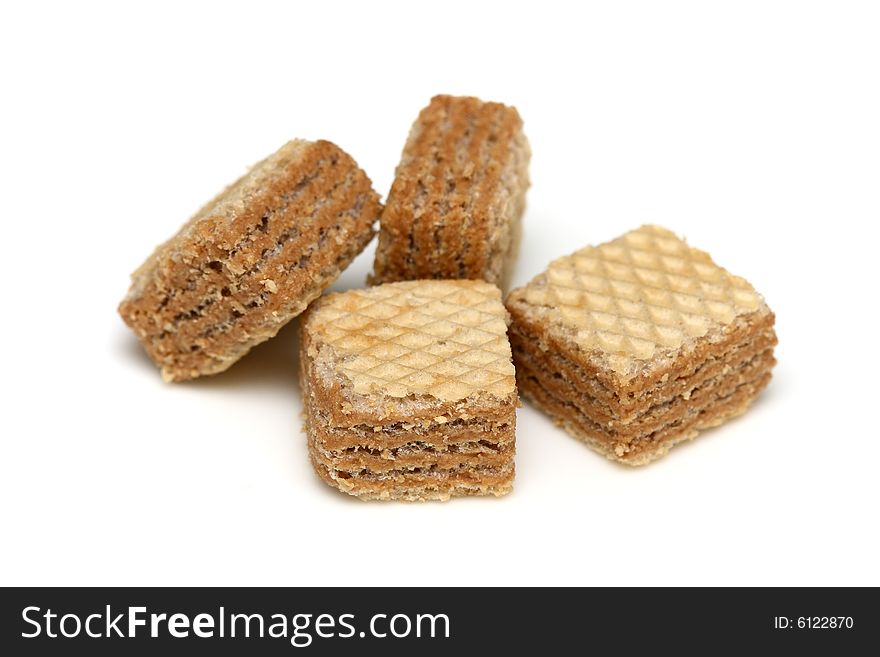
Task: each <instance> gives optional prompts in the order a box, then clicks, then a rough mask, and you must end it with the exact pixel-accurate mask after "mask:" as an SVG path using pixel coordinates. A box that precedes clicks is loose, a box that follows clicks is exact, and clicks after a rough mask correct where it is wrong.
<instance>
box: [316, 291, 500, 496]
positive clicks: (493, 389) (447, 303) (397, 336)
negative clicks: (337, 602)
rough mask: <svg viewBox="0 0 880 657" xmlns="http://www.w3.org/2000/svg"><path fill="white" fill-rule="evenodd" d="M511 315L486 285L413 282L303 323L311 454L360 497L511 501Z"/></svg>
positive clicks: (345, 300)
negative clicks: (469, 497) (470, 497)
mask: <svg viewBox="0 0 880 657" xmlns="http://www.w3.org/2000/svg"><path fill="white" fill-rule="evenodd" d="M506 319H507V313H506V311H505V310H504V306H503V304H502V302H501V293H500V290H498V288H497V287H495V286H494V285H490V284H488V283H485V282H482V281H463V280H462V281H409V282H400V283H389V284H385V285H380V286H378V287H374V288H370V289H367V290H352V291H349V292H344V293H340V294H331V295H327V296H325V297H323V298H321V299H320V300H319V301H318V302H316V303H315V304H314V305H313V306H312V307H311V308H310V309H309V311H308V312H307V313H306V316H305V319H304V321H303V325H302V338H301V340H302V342H301V350H302V354H301V365H302V377H301V380H302V390H303V397H304V407H305V415H306V429H307V433H308V442H309V453H310V455H311V459H312V463H313V465H314V467H315V470H316V471H317V473H318V474H319V475H320V476H321V478H323V479H324V481H326V482H327V483H328V484H330V485H331V486H335V487H337V488H339V489H340V490H342V491H344V492H346V493H349V494H351V495H355V496H357V497H360V498H362V499H399V500H430V499H439V500H445V499H448V498H449V497H451V496H459V495H486V494H491V495H502V494H504V493H507V492H508V491H509V490H510V488H511V484H512V481H513V476H514V462H513V458H514V451H515V445H514V435H515V424H516V416H515V409H516V405H517V393H516V384H515V376H514V370H513V364H512V363H511V354H510V346H509V343H508V341H507V335H506V329H507V325H506Z"/></svg>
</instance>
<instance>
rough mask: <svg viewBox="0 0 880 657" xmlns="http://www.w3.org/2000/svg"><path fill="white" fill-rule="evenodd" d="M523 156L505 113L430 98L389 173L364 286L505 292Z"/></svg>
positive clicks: (495, 106)
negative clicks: (466, 284)
mask: <svg viewBox="0 0 880 657" xmlns="http://www.w3.org/2000/svg"><path fill="white" fill-rule="evenodd" d="M530 156H531V151H530V150H529V144H528V141H526V137H525V135H524V134H523V131H522V120H521V119H520V117H519V114H518V113H517V111H516V109H514V108H513V107H508V106H506V105H502V104H500V103H484V102H482V101H481V100H479V99H477V98H467V97H454V96H436V97H434V98H433V99H432V100H431V103H430V104H429V105H428V106H427V107H426V108H425V109H423V110H422V112H421V113H420V114H419V117H418V119H417V120H416V122H415V124H414V125H413V127H412V130H411V131H410V134H409V139H408V140H407V142H406V146H405V147H404V149H403V155H402V156H401V160H400V164H399V165H398V166H397V171H396V174H395V179H394V183H393V184H392V186H391V191H390V192H389V194H388V202H387V204H386V207H385V210H384V211H383V213H382V218H381V221H380V230H379V246H378V248H377V249H376V260H375V264H374V266H373V274H372V276H371V277H370V279H369V282H370V283H372V284H377V283H389V282H392V281H403V280H413V279H423V278H471V279H482V280H486V281H489V282H490V283H495V284H497V285H499V286H501V287H502V288H506V286H507V284H508V280H509V276H510V272H511V268H512V265H513V261H514V259H515V258H516V254H517V250H518V248H519V237H520V231H521V225H520V224H521V221H522V219H521V217H522V214H523V210H524V208H525V198H526V189H527V188H528V186H529V176H528V166H529V158H530Z"/></svg>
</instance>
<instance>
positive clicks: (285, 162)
mask: <svg viewBox="0 0 880 657" xmlns="http://www.w3.org/2000/svg"><path fill="white" fill-rule="evenodd" d="M380 212H381V206H380V204H379V198H378V195H377V194H376V193H375V192H374V191H373V190H372V188H371V187H370V180H369V178H367V176H366V175H365V174H364V172H363V171H361V170H360V169H359V168H358V166H357V164H356V163H355V162H354V160H353V159H352V158H351V157H350V156H349V155H347V154H346V153H344V152H343V151H342V150H341V149H339V148H338V147H337V146H335V145H334V144H331V143H330V142H327V141H317V142H308V141H302V140H297V141H291V142H289V143H287V144H285V145H284V146H283V147H282V148H281V149H280V150H278V151H277V152H276V153H274V154H273V155H271V156H269V157H268V158H266V159H265V160H263V161H262V162H260V163H259V164H257V165H256V166H254V167H253V168H252V169H251V170H250V171H249V172H248V173H247V174H245V175H244V176H243V177H242V178H240V179H239V180H238V181H237V182H235V183H233V184H232V185H231V186H230V187H228V188H227V189H226V190H225V191H223V192H222V193H221V194H220V195H218V196H217V197H216V198H215V199H213V200H212V201H211V202H210V203H208V204H207V205H205V207H203V208H202V209H201V210H200V211H199V212H198V213H197V214H196V215H195V216H194V217H192V219H190V220H189V222H188V223H186V224H185V225H184V226H183V227H182V228H181V229H180V231H179V232H178V233H177V234H176V235H175V236H174V237H172V238H171V239H170V240H168V241H167V242H165V243H164V244H162V245H161V246H160V247H158V248H157V249H156V250H155V252H154V253H153V254H152V255H151V256H150V257H149V258H148V259H147V260H146V262H144V264H143V265H141V267H140V268H139V269H138V270H137V271H135V272H134V274H132V284H131V289H130V290H129V292H128V294H127V296H126V297H125V299H124V300H123V301H122V303H121V304H120V306H119V313H120V315H122V318H123V320H125V322H126V324H128V325H129V326H130V327H131V329H132V330H133V331H134V332H135V334H136V335H137V337H138V338H139V339H140V341H141V343H142V344H143V346H144V348H145V349H146V351H147V354H149V356H150V358H151V359H152V360H153V361H154V362H155V363H156V365H157V366H159V368H160V369H161V372H162V377H163V378H164V379H165V380H168V381H182V380H186V379H192V378H195V377H198V376H202V375H205V374H215V373H217V372H222V371H223V370H225V369H226V368H228V367H229V366H230V365H232V364H233V363H234V362H235V361H237V360H238V359H239V358H241V357H242V356H243V355H244V354H246V353H247V352H248V351H249V350H250V349H251V347H253V346H254V345H256V344H259V343H260V342H263V341H264V340H267V339H269V338H271V337H272V336H274V335H275V334H276V333H277V332H278V330H279V329H280V328H281V327H282V326H283V325H284V324H286V323H287V322H288V321H289V320H291V319H292V318H293V317H295V316H297V315H298V314H300V313H301V312H302V311H303V310H305V308H306V306H307V305H308V304H309V302H310V301H312V299H314V298H316V297H317V296H318V295H319V294H321V291H322V290H323V289H324V288H325V287H327V286H328V285H330V284H331V283H332V282H333V281H334V280H335V279H336V278H337V276H339V274H340V272H341V271H342V270H343V269H345V267H346V266H348V264H349V263H350V262H351V261H352V260H353V259H354V257H355V256H356V255H357V254H358V253H360V252H361V250H362V249H363V248H364V247H365V246H366V244H367V243H368V242H369V241H370V239H372V237H373V234H374V224H375V221H376V219H377V218H378V216H379V213H380Z"/></svg>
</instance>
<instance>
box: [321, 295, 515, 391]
mask: <svg viewBox="0 0 880 657" xmlns="http://www.w3.org/2000/svg"><path fill="white" fill-rule="evenodd" d="M309 330H310V331H311V332H312V334H316V335H320V336H321V342H322V343H323V344H324V345H327V346H329V347H330V348H332V349H333V351H334V352H335V355H336V357H337V359H338V364H337V371H338V372H339V373H340V374H343V375H344V376H345V377H347V378H348V379H349V380H350V382H351V384H352V386H353V389H354V392H355V393H357V394H370V393H374V392H379V393H382V394H384V395H387V396H389V397H406V396H407V395H431V396H433V397H435V398H437V399H439V400H441V401H447V402H448V401H458V400H462V399H465V398H467V397H469V396H470V395H472V394H475V393H487V394H490V395H494V396H496V397H498V398H505V397H507V396H509V395H510V394H511V393H512V392H513V391H514V390H515V387H516V383H515V376H514V368H513V364H512V362H511V353H510V345H509V343H508V341H507V333H506V331H507V313H506V311H505V310H504V306H503V305H502V303H501V293H500V291H499V290H498V288H497V287H495V286H494V285H491V284H489V283H484V282H482V281H433V280H432V281H407V282H400V283H391V284H386V285H383V286H380V287H375V288H370V289H366V290H352V291H349V292H344V293H341V294H335V295H329V296H327V297H325V298H324V299H323V300H322V301H321V303H320V305H319V308H318V309H317V310H316V312H314V314H313V315H312V317H310V320H309Z"/></svg>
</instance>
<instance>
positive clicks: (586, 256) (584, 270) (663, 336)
mask: <svg viewBox="0 0 880 657" xmlns="http://www.w3.org/2000/svg"><path fill="white" fill-rule="evenodd" d="M511 296H512V298H514V299H517V298H519V299H522V300H524V301H525V302H526V303H527V304H529V305H531V306H534V307H543V308H545V309H547V310H548V311H549V312H550V313H551V314H552V315H553V321H556V322H558V323H559V324H560V325H562V326H565V327H566V328H568V329H569V330H571V331H572V333H573V340H574V342H575V343H576V344H577V345H578V346H579V347H580V348H582V349H584V350H585V351H590V350H600V351H602V352H604V353H606V354H608V365H609V367H610V368H611V369H612V370H614V371H616V372H627V371H629V370H631V369H632V367H633V365H634V364H635V361H638V360H648V359H651V358H652V357H654V356H655V354H656V353H657V352H658V351H661V350H663V351H666V350H669V351H672V350H675V349H678V348H680V347H681V346H682V345H683V344H684V343H685V342H687V341H688V340H690V339H693V338H699V337H702V336H704V335H706V334H707V333H708V332H709V331H710V330H711V329H712V328H713V327H718V326H723V325H726V324H729V323H730V322H732V321H733V320H734V319H735V318H736V317H738V316H741V315H745V314H748V313H751V312H754V311H757V310H759V309H760V308H761V307H763V305H764V302H763V299H762V298H761V297H760V295H758V293H757V292H755V290H754V288H753V287H752V286H751V285H750V284H749V283H748V282H747V281H745V280H744V279H742V278H740V277H738V276H733V275H732V274H730V273H728V272H727V271H726V270H725V269H723V268H721V267H719V266H718V265H716V264H715V263H714V262H713V261H712V258H711V257H710V256H709V254H707V253H705V252H703V251H700V250H698V249H695V248H692V247H690V246H688V244H687V243H686V242H684V241H683V240H681V239H679V238H678V237H676V235H675V234H674V233H672V232H670V231H668V230H666V229H665V228H660V227H658V226H642V227H641V228H638V229H636V230H634V231H631V232H629V233H626V234H625V235H623V236H622V237H619V238H617V239H615V240H613V241H611V242H608V243H606V244H603V245H600V246H597V247H587V248H585V249H582V250H580V251H577V252H576V253H574V254H572V255H570V256H565V257H563V258H559V259H558V260H555V261H553V262H552V263H551V264H550V266H549V268H548V270H547V271H546V272H545V273H544V274H542V275H540V276H538V277H537V278H536V279H534V280H533V281H532V282H531V283H529V284H528V285H527V286H526V287H525V288H522V289H520V290H515V291H514V293H512V295H511Z"/></svg>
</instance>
